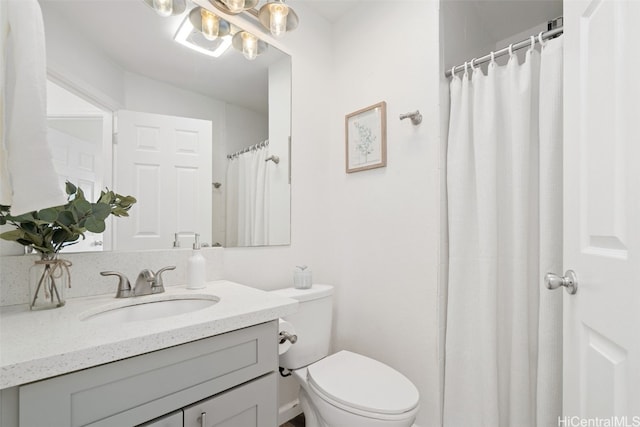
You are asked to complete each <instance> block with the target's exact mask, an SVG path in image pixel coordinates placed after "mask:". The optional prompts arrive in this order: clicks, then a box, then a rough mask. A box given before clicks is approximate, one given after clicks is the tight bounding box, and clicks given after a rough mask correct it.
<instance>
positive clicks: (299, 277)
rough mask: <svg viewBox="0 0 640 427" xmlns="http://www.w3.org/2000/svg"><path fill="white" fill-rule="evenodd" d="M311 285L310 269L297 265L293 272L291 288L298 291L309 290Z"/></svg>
mask: <svg viewBox="0 0 640 427" xmlns="http://www.w3.org/2000/svg"><path fill="white" fill-rule="evenodd" d="M312 283H313V281H312V278H311V269H310V268H309V267H307V266H306V265H299V266H297V267H296V268H295V270H293V287H294V288H298V289H309V288H310V287H311V284H312Z"/></svg>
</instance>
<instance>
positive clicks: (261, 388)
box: [18, 321, 278, 427]
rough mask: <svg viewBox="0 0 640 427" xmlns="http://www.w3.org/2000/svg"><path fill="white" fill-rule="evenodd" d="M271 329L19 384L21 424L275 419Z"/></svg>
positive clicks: (197, 426) (67, 426)
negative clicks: (203, 418)
mask: <svg viewBox="0 0 640 427" xmlns="http://www.w3.org/2000/svg"><path fill="white" fill-rule="evenodd" d="M176 333H179V331H176ZM277 335H278V325H277V322H276V321H270V322H267V323H262V324H259V325H255V326H251V327H248V328H245V329H239V330H236V331H232V332H228V333H225V334H221V335H217V336H213V337H210V338H205V339H202V340H199V341H194V342H189V343H186V344H182V345H178V346H175V347H170V348H166V349H163V350H158V351H155V352H152V353H147V354H143V355H140V356H136V357H132V358H129V359H124V360H120V361H117V362H113V363H108V364H105V365H100V366H97V367H94V368H90V369H86V370H83V371H78V372H73V373H70V374H66V375H62V376H59V377H54V378H51V379H46V380H42V381H37V382H34V383H30V384H27V385H22V386H20V387H19V390H18V392H19V400H18V407H19V419H20V427H44V426H46V427H77V426H92V427H107V426H113V427H127V426H138V425H144V426H145V427H149V426H152V427H179V426H185V427H201V426H206V427H213V426H215V427H254V426H255V427H276V426H277V415H278V414H277V412H278V402H277V368H278V350H277V340H276V337H277ZM203 413H205V421H204V422H202V414H203ZM165 414H166V415H165ZM158 417H160V418H158Z"/></svg>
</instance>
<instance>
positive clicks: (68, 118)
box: [47, 113, 111, 252]
mask: <svg viewBox="0 0 640 427" xmlns="http://www.w3.org/2000/svg"><path fill="white" fill-rule="evenodd" d="M47 123H48V131H47V137H48V141H49V144H50V145H51V148H52V153H53V161H54V164H55V166H56V171H57V173H58V177H59V180H60V186H61V187H62V188H64V183H65V181H69V182H71V183H73V184H75V185H77V186H78V187H80V188H81V189H82V191H83V192H84V194H85V197H86V198H87V200H89V201H90V202H95V201H97V200H98V199H99V197H100V191H101V190H102V189H103V188H104V186H106V185H110V184H108V181H109V179H110V176H111V174H110V171H109V169H110V168H109V167H105V166H104V165H105V164H107V165H108V164H110V163H111V162H110V159H111V156H110V155H109V154H108V153H107V150H110V149H111V144H107V145H106V149H105V144H106V143H107V141H108V140H110V139H111V114H110V113H99V114H75V115H51V114H50V115H48V117H47ZM105 137H108V140H106V139H105ZM104 237H106V236H105V235H104V234H103V233H90V232H85V235H84V239H82V238H81V239H80V240H78V242H77V243H75V244H73V245H71V246H68V247H66V248H65V249H63V250H62V252H92V251H102V250H103V248H104V244H105V242H104ZM107 243H108V242H107Z"/></svg>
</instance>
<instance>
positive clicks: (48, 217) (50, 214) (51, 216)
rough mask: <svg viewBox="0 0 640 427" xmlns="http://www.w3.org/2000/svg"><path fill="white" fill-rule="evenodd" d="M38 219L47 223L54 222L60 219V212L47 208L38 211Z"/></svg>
mask: <svg viewBox="0 0 640 427" xmlns="http://www.w3.org/2000/svg"><path fill="white" fill-rule="evenodd" d="M38 219H39V220H41V221H46V222H54V221H55V220H56V219H58V210H57V209H56V208H47V209H42V210H40V211H38Z"/></svg>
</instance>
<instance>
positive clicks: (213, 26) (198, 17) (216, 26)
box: [189, 7, 231, 40]
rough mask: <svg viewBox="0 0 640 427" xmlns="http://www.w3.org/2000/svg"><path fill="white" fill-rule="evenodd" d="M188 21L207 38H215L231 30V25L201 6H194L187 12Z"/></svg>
mask: <svg viewBox="0 0 640 427" xmlns="http://www.w3.org/2000/svg"><path fill="white" fill-rule="evenodd" d="M189 21H190V22H191V25H193V28H195V29H196V30H198V31H200V32H201V33H202V35H203V36H204V37H205V38H206V39H207V40H215V39H217V38H218V37H224V36H226V35H228V34H229V33H230V32H231V25H229V23H228V22H227V21H225V20H224V19H222V18H220V17H219V16H217V15H216V14H214V13H211V12H210V11H208V10H207V9H204V8H202V7H194V8H193V10H191V12H189Z"/></svg>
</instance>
